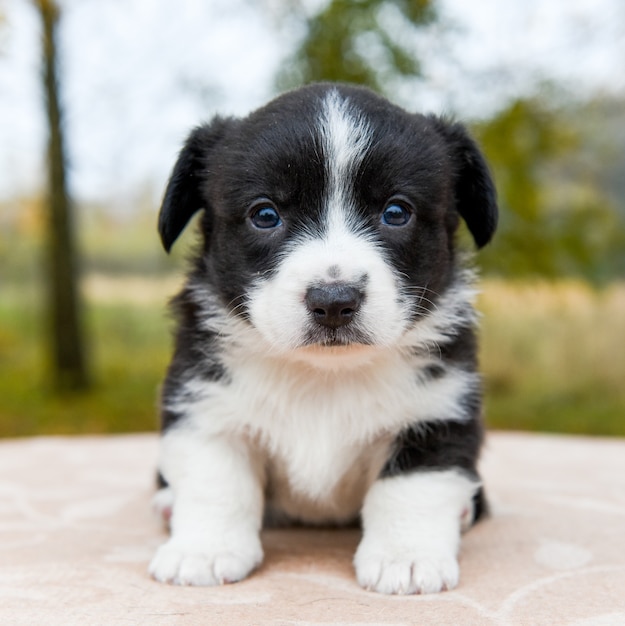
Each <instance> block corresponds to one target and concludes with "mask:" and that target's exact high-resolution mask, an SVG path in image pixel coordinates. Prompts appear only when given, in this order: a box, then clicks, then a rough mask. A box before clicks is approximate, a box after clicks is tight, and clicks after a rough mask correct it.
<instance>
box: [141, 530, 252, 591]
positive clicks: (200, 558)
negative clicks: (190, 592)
mask: <svg viewBox="0 0 625 626" xmlns="http://www.w3.org/2000/svg"><path fill="white" fill-rule="evenodd" d="M262 560H263V550H262V547H261V545H260V540H259V539H258V537H256V536H252V537H243V538H241V537H239V540H238V541H236V542H233V544H232V545H226V544H225V543H223V542H222V543H219V542H217V543H207V542H204V541H202V540H199V541H198V540H195V541H192V540H189V539H186V538H185V539H179V538H175V537H172V538H171V539H170V540H169V541H167V542H166V543H164V544H163V545H162V546H161V547H160V548H159V549H158V550H157V551H156V554H155V555H154V558H153V559H152V562H151V563H150V566H149V572H150V574H151V576H152V577H153V578H155V579H156V580H158V581H160V582H163V583H173V584H174V585H197V586H212V585H223V584H225V583H233V582H236V581H239V580H242V579H243V578H245V577H246V576H247V575H248V574H250V572H251V571H252V570H253V569H254V568H256V567H257V566H258V565H259V564H260V563H261V561H262Z"/></svg>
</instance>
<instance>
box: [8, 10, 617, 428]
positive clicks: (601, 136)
mask: <svg viewBox="0 0 625 626" xmlns="http://www.w3.org/2000/svg"><path fill="white" fill-rule="evenodd" d="M624 60H625V3H623V2H622V0H543V1H540V0H523V1H521V0H515V1H513V2H505V3H504V2H498V1H497V0H480V1H479V2H463V1H462V0H175V1H174V0H4V1H3V0H0V436H4V437H7V436H23V435H33V434H47V433H87V432H97V433H102V432H121V431H144V430H153V429H154V428H156V427H157V409H156V406H157V395H158V386H159V383H160V381H161V379H162V377H163V375H164V372H165V369H166V367H167V362H168V359H169V356H170V350H171V327H172V324H171V320H170V319H169V318H168V315H167V311H166V302H167V300H168V298H169V297H170V296H171V295H173V294H174V293H175V291H176V289H177V287H178V286H179V285H180V282H181V277H182V272H183V268H184V259H185V254H187V252H188V249H189V246H192V245H193V240H194V234H193V230H194V229H193V228H188V229H187V231H186V232H185V234H184V236H183V238H182V241H181V242H180V243H179V244H178V245H177V247H176V249H175V250H174V253H173V254H172V255H171V256H167V255H166V254H165V253H164V252H163V251H162V249H161V248H160V244H159V240H158V236H157V233H156V216H157V212H158V208H159V203H160V199H161V195H162V193H163V189H164V186H165V184H166V181H167V177H168V174H169V170H170V168H171V166H172V165H173V163H174V160H175V158H176V154H177V151H178V150H179V147H180V145H181V142H182V141H183V139H184V137H185V135H186V133H187V132H188V131H189V130H190V128H191V127H193V126H194V125H196V124H198V123H200V122H201V121H204V120H208V119H210V117H211V116H212V115H214V114H216V113H221V114H225V115H230V114H235V115H243V114H245V113H247V112H249V111H250V110H252V109H254V108H256V107H258V106H260V105H261V104H263V103H264V102H265V101H266V100H268V99H270V98H271V97H273V96H274V95H276V94H277V93H279V92H280V91H282V90H284V89H288V88H291V87H294V86H297V85H299V84H302V83H306V82H309V81H312V80H320V79H329V80H346V81H352V82H358V83H363V84H367V85H369V86H372V87H373V88H375V89H376V90H378V91H379V92H382V93H383V94H385V95H386V96H387V97H389V98H390V99H391V100H393V101H394V102H396V103H398V104H400V105H402V106H404V107H406V108H408V109H410V110H413V111H422V112H435V113H445V114H448V115H451V116H453V117H455V118H457V119H459V120H462V121H463V122H465V123H466V124H467V125H468V126H469V127H470V129H471V130H472V132H473V134H474V135H475V136H476V137H477V139H478V140H479V142H480V143H481V145H482V147H483V149H484V151H485V153H486V156H487V158H488V160H489V162H490V164H491V167H492V170H493V173H494V176H495V179H496V183H497V186H498V190H499V194H500V203H501V210H502V213H501V222H500V229H499V232H498V234H497V235H496V237H495V240H494V243H493V244H492V245H491V246H489V247H488V248H487V249H485V250H484V251H482V252H480V253H479V254H478V255H477V258H476V262H477V264H478V265H479V267H480V271H481V275H482V285H481V287H482V293H481V295H480V298H479V302H478V304H479V308H480V310H481V312H482V313H483V321H482V328H481V335H482V348H481V361H482V369H483V372H484V375H485V390H486V421H487V424H488V426H490V427H492V428H506V429H524V430H541V431H552V432H573V433H588V434H595V435H625V68H624Z"/></svg>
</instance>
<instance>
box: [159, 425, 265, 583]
mask: <svg viewBox="0 0 625 626" xmlns="http://www.w3.org/2000/svg"><path fill="white" fill-rule="evenodd" d="M160 470H161V472H162V473H163V476H164V477H165V479H166V480H167V482H168V483H169V485H170V488H171V493H172V494H173V509H172V512H171V520H170V527H171V537H170V539H169V540H168V541H167V542H166V543H165V544H163V545H162V546H161V547H160V548H159V549H158V551H157V552H156V555H155V556H154V558H153V559H152V562H151V563H150V567H149V571H150V574H151V575H152V576H153V577H154V578H155V579H156V580H159V581H161V582H168V583H174V584H179V585H218V584H223V583H229V582H235V581H237V580H241V579H242V578H245V577H246V576H247V575H248V574H249V573H250V572H251V571H252V570H253V569H254V568H255V567H257V566H258V565H259V564H260V562H261V561H262V558H263V551H262V547H261V544H260V538H259V532H260V526H261V519H262V510H263V496H262V486H261V481H260V477H259V475H258V472H257V471H256V468H255V467H254V462H253V459H252V457H251V455H250V450H249V449H248V446H247V444H246V443H245V442H244V441H243V440H242V439H240V438H238V437H235V436H226V435H219V436H212V437H210V438H207V437H203V436H201V435H199V434H198V433H195V432H193V431H191V430H185V429H184V428H173V429H172V430H170V431H168V432H167V433H166V434H165V435H164V436H163V441H162V455H161V463H160Z"/></svg>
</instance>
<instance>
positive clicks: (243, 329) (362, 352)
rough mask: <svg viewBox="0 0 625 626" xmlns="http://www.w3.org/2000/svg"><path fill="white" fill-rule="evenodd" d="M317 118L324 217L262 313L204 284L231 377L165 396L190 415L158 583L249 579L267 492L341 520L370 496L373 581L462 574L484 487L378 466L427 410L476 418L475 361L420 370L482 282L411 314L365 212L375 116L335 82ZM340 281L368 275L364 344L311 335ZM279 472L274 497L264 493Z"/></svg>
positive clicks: (383, 583) (168, 446) (169, 494)
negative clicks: (360, 182) (463, 550)
mask: <svg viewBox="0 0 625 626" xmlns="http://www.w3.org/2000/svg"><path fill="white" fill-rule="evenodd" d="M319 123H320V125H321V135H322V137H323V141H324V150H325V154H326V157H327V159H328V162H327V171H328V174H329V181H330V182H329V185H328V194H327V197H326V207H325V210H326V214H325V220H324V224H325V227H324V228H323V229H322V230H321V232H318V233H314V234H313V233H304V234H302V236H301V237H300V238H299V239H298V240H297V241H295V242H294V243H293V244H292V245H291V246H290V247H289V248H287V249H286V251H285V252H284V253H283V254H282V257H281V259H280V262H279V264H278V266H277V269H276V271H275V272H274V273H272V275H271V277H270V278H259V279H258V282H257V283H256V286H255V287H254V288H253V289H252V290H251V292H250V294H249V296H248V302H247V308H248V311H249V315H250V322H251V323H250V322H248V321H243V320H241V319H239V318H238V317H236V316H234V315H228V314H226V313H224V312H222V313H219V311H223V309H221V308H220V306H219V304H218V303H217V301H216V299H215V296H214V295H212V294H211V293H210V291H209V290H208V289H207V288H206V287H203V286H202V285H201V284H200V283H195V284H194V285H193V287H192V291H191V295H190V297H191V298H192V299H193V300H195V301H196V302H197V303H198V304H199V305H200V310H202V309H203V310H206V311H207V315H206V317H205V318H204V319H203V320H202V322H201V325H202V327H203V328H204V329H205V330H207V331H211V332H214V333H217V334H218V341H219V342H220V343H219V345H220V354H219V359H220V361H221V364H222V365H223V366H224V369H225V371H226V372H227V373H228V377H227V380H220V381H212V382H207V381H205V380H203V379H201V378H199V377H198V378H190V379H189V380H187V381H186V383H184V384H181V387H180V390H179V393H178V394H177V395H175V394H174V395H172V394H169V395H168V397H167V404H166V406H165V407H164V409H166V410H171V411H173V412H174V413H176V414H179V415H182V416H183V417H182V419H180V420H178V421H177V422H176V423H175V424H174V425H173V426H172V427H171V428H170V429H169V430H167V431H166V432H165V434H164V435H163V439H162V451H161V460H160V464H159V467H160V471H161V472H162V474H163V476H164V477H165V479H166V480H167V482H168V484H169V486H170V487H169V489H168V490H167V491H163V492H162V493H161V495H160V497H159V498H158V499H157V504H159V505H160V506H161V508H164V509H166V510H168V507H171V505H172V503H173V514H172V517H171V533H172V535H171V538H170V540H169V541H168V542H167V543H165V544H164V545H163V546H162V547H161V548H160V549H159V550H158V552H157V553H156V555H155V557H154V559H153V561H152V563H151V565H150V572H151V573H152V575H153V576H154V577H155V578H156V579H158V580H161V581H165V582H173V583H178V584H195V585H214V584H220V583H223V582H229V581H234V580H239V579H241V578H243V577H245V576H246V575H247V574H249V573H250V572H251V571H252V570H253V569H254V568H255V567H256V566H257V565H258V564H259V563H260V561H261V559H262V549H261V546H260V541H259V536H258V534H259V530H260V526H261V521H262V516H263V507H264V504H266V505H267V507H268V508H271V507H272V506H275V508H276V509H279V510H280V511H282V512H285V513H287V514H289V515H291V516H293V517H295V518H298V519H301V520H302V521H308V522H324V521H339V522H341V521H348V520H350V519H353V518H354V517H356V516H357V515H358V514H359V512H360V509H361V507H362V505H363V501H364V509H363V516H364V527H365V535H364V538H363V541H362V543H361V546H360V548H359V550H358V553H357V555H356V561H355V563H356V568H357V573H358V578H359V580H360V582H361V583H362V584H363V585H364V586H366V587H370V588H374V589H377V590H378V591H383V592H387V593H401V592H406V593H408V592H415V591H417V592H429V591H437V590H440V589H443V588H451V587H453V586H454V585H455V584H456V582H457V578H458V570H457V562H456V553H457V549H458V540H459V532H460V530H459V529H460V519H461V516H462V515H463V512H466V510H467V509H466V507H467V506H468V504H467V502H469V504H470V500H471V496H472V495H473V493H474V491H475V489H476V484H475V483H473V482H471V481H470V480H469V479H468V478H466V477H465V476H463V475H461V474H459V473H458V472H455V471H445V472H425V473H416V474H412V475H410V476H399V477H396V478H387V479H383V480H379V479H378V478H377V477H378V476H379V474H380V472H381V470H382V468H383V467H384V464H385V463H386V460H387V459H388V456H389V451H390V445H391V442H392V439H393V437H394V436H395V435H396V434H397V433H399V432H401V431H402V430H403V429H406V428H408V427H410V426H414V425H415V423H418V422H420V421H432V420H449V419H456V420H460V419H463V417H464V416H463V414H462V412H461V407H462V399H463V398H464V397H465V396H466V395H467V394H468V393H470V392H471V391H472V390H473V389H475V386H476V384H477V382H478V378H477V374H475V373H473V372H468V371H465V370H462V369H459V368H457V369H456V368H453V367H452V366H447V368H446V370H445V372H444V374H443V375H441V376H440V377H435V378H432V377H427V376H419V370H421V369H423V368H424V367H426V366H427V365H428V364H431V363H432V362H438V359H439V354H438V344H439V343H440V342H443V341H447V340H448V339H449V333H450V332H453V331H452V330H450V329H451V328H453V327H454V326H457V325H458V324H459V323H461V322H462V323H465V324H466V323H470V322H471V321H472V319H471V317H470V314H469V315H467V311H471V307H470V304H469V302H470V299H471V298H472V291H471V289H470V288H469V287H468V286H467V284H468V283H467V281H466V280H465V278H464V277H463V276H458V277H457V282H456V287H455V288H452V290H451V291H449V292H448V294H447V295H446V296H444V297H442V298H441V299H440V300H439V301H438V305H437V307H436V308H435V309H434V311H432V312H431V313H430V314H429V315H428V316H426V317H425V318H423V319H421V320H418V321H416V322H415V321H412V320H411V317H410V311H409V310H408V308H407V307H406V305H405V304H404V302H405V300H404V295H403V290H404V289H405V285H403V283H402V279H401V278H400V277H399V276H398V275H397V273H396V272H395V271H394V270H393V268H392V266H391V264H390V263H389V262H388V261H387V259H386V258H385V254H384V252H383V250H382V249H381V247H380V246H378V245H377V244H376V243H375V242H373V241H372V240H371V238H370V237H368V236H367V235H365V234H363V232H362V229H361V228H360V227H359V225H358V223H357V220H356V217H355V212H354V210H353V199H352V197H351V195H350V194H351V190H350V188H349V186H348V181H350V180H352V179H353V177H352V174H353V172H354V170H355V168H356V167H357V166H358V164H359V162H360V160H361V159H362V158H363V156H364V154H365V152H366V149H367V147H368V146H369V144H370V141H371V132H370V129H369V128H368V126H367V124H366V123H365V122H364V121H363V120H362V119H361V118H360V117H359V116H358V114H357V113H355V112H354V110H352V109H351V108H350V105H349V103H348V102H347V101H346V100H342V99H341V98H340V97H339V95H338V93H336V92H331V93H330V95H329V96H328V98H327V99H326V101H325V104H324V106H323V109H322V113H321V116H320V118H319ZM333 281H340V282H344V283H351V284H358V283H362V284H363V285H364V286H363V290H364V291H365V298H364V300H363V302H362V305H361V307H360V309H359V310H358V311H357V314H356V316H355V317H354V319H353V321H352V322H351V324H350V327H352V328H355V329H356V331H357V332H358V333H359V334H360V335H361V336H362V337H363V338H366V341H363V342H362V343H360V344H359V343H357V344H354V345H350V346H346V347H322V346H311V345H307V344H306V337H307V335H308V334H309V332H310V330H311V325H314V323H315V322H314V321H313V320H312V319H311V316H310V314H309V311H308V310H307V308H306V303H305V297H306V293H307V290H308V289H309V288H310V287H311V286H314V285H319V284H324V283H330V282H333ZM424 291H425V289H424ZM424 297H427V294H424ZM213 348H214V346H213ZM268 484H270V485H271V486H272V488H273V489H272V490H270V493H271V491H273V493H274V495H272V496H270V497H271V498H273V500H270V501H269V502H267V503H264V501H263V499H264V491H265V487H266V486H267V485H268ZM465 517H466V515H465Z"/></svg>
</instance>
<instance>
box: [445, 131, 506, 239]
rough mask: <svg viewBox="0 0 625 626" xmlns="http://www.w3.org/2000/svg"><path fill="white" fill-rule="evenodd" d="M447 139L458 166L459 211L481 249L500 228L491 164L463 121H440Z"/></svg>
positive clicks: (457, 195) (456, 186)
mask: <svg viewBox="0 0 625 626" xmlns="http://www.w3.org/2000/svg"><path fill="white" fill-rule="evenodd" d="M438 124H439V129H440V130H442V132H443V135H444V136H445V138H446V139H447V143H448V145H449V148H450V153H451V156H452V161H453V163H454V167H455V176H456V180H455V197H456V210H457V211H458V213H460V215H461V216H462V218H463V219H464V221H465V222H466V224H467V226H468V227H469V231H470V232H471V234H472V235H473V240H474V241H475V244H476V245H477V247H478V248H482V247H483V246H485V245H486V244H487V243H488V242H489V241H490V240H491V238H492V236H493V234H494V233H495V230H496V228H497V219H498V216H499V210H498V208H497V192H496V190H495V185H494V183H493V179H492V177H491V174H490V171H489V169H488V165H487V164H486V161H485V160H484V157H483V156H482V153H481V152H480V150H479V148H478V147H477V145H476V143H475V142H474V141H473V139H471V137H470V136H469V134H468V133H467V131H466V129H465V128H464V126H462V124H456V123H448V122H446V121H444V120H441V119H439V120H438Z"/></svg>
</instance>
